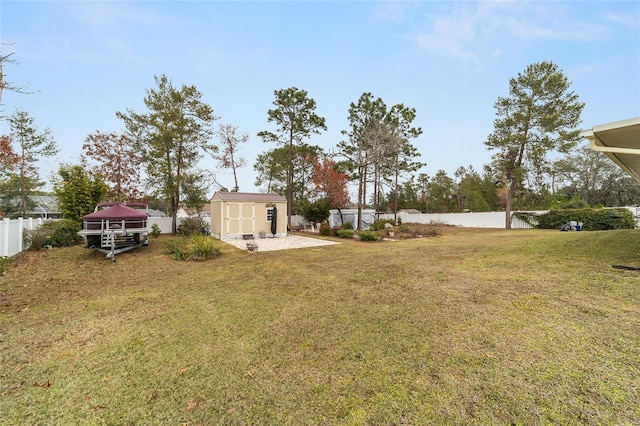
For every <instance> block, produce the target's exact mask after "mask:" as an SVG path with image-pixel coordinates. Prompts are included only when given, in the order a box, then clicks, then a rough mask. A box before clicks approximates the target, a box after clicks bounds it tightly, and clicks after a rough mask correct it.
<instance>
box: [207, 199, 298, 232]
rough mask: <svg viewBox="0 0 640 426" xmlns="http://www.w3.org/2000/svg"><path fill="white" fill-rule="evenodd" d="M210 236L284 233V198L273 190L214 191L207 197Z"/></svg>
mask: <svg viewBox="0 0 640 426" xmlns="http://www.w3.org/2000/svg"><path fill="white" fill-rule="evenodd" d="M272 224H273V225H275V229H274V230H275V232H273V233H272ZM211 236H213V237H214V238H218V239H220V240H236V239H243V238H245V239H247V238H261V237H286V236H287V200H286V199H285V198H283V197H281V196H280V195H277V194H258V193H248V192H216V193H215V194H214V195H213V198H211Z"/></svg>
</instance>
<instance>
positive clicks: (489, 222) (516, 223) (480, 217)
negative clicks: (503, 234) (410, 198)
mask: <svg viewBox="0 0 640 426" xmlns="http://www.w3.org/2000/svg"><path fill="white" fill-rule="evenodd" d="M546 212H547V210H545V211H536V212H527V213H533V214H543V213H546ZM397 217H398V218H399V219H401V220H402V223H424V224H429V223H442V224H444V225H454V226H462V227H466V228H499V229H505V228H506V214H505V212H478V213H417V214H408V213H398V215H397ZM393 218H394V215H393V214H381V215H380V219H393ZM511 227H512V228H513V229H529V228H532V226H531V225H530V224H528V223H527V222H525V221H523V220H521V219H518V218H517V217H515V216H512V217H511Z"/></svg>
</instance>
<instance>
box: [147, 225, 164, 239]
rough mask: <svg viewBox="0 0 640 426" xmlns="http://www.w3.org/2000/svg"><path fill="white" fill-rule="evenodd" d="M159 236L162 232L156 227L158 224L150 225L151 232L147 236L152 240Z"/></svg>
mask: <svg viewBox="0 0 640 426" xmlns="http://www.w3.org/2000/svg"><path fill="white" fill-rule="evenodd" d="M160 234H162V231H161V230H160V227H159V226H158V224H157V223H154V224H153V225H151V232H149V235H151V236H152V237H154V238H157V237H159V236H160Z"/></svg>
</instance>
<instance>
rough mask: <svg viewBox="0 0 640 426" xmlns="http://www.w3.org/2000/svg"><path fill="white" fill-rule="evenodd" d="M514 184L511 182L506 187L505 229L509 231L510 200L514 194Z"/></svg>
mask: <svg viewBox="0 0 640 426" xmlns="http://www.w3.org/2000/svg"><path fill="white" fill-rule="evenodd" d="M515 188H516V182H515V181H511V182H510V183H509V186H508V187H507V193H506V205H505V229H511V199H512V198H513V193H514V192H515Z"/></svg>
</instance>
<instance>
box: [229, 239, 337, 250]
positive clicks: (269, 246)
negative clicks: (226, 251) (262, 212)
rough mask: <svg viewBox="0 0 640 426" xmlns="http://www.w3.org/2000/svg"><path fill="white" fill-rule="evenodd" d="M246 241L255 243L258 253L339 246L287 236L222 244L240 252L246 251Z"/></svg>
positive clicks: (330, 242) (232, 241)
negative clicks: (235, 248)
mask: <svg viewBox="0 0 640 426" xmlns="http://www.w3.org/2000/svg"><path fill="white" fill-rule="evenodd" d="M247 241H251V242H255V243H256V244H257V245H258V251H273V250H287V249H298V248H307V247H320V246H329V245H334V244H340V243H337V242H335V241H326V240H321V239H318V238H309V237H302V236H299V235H288V236H286V237H281V238H256V239H255V240H231V241H223V242H225V243H227V244H230V245H232V246H234V247H237V248H239V249H241V250H247Z"/></svg>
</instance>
